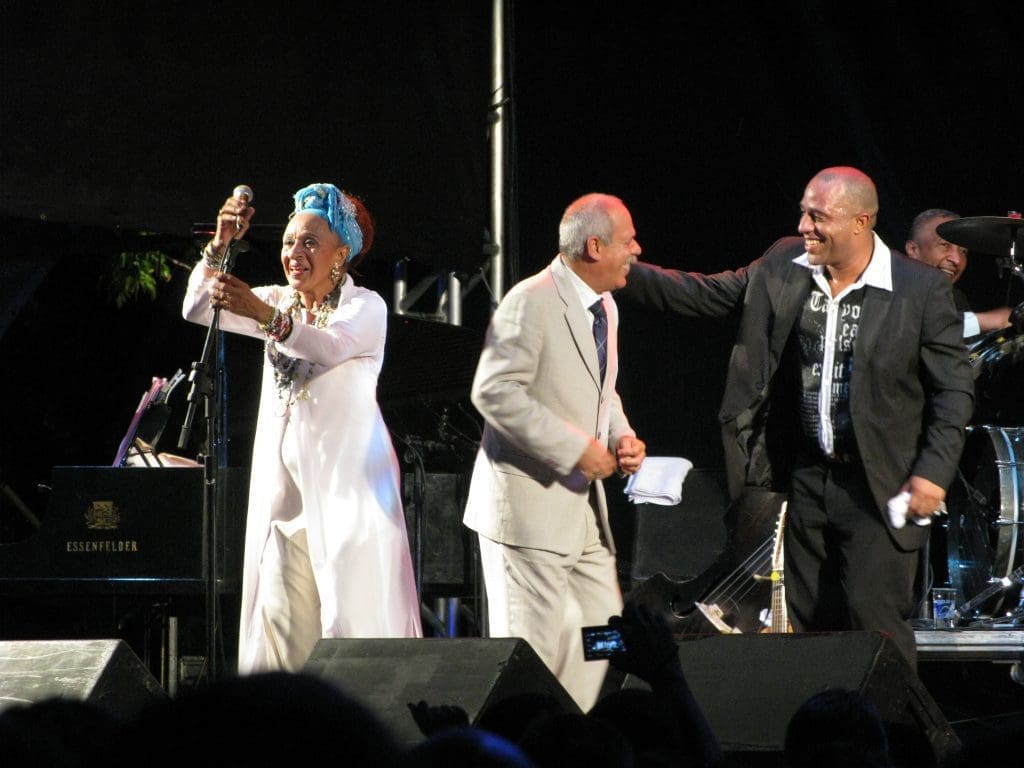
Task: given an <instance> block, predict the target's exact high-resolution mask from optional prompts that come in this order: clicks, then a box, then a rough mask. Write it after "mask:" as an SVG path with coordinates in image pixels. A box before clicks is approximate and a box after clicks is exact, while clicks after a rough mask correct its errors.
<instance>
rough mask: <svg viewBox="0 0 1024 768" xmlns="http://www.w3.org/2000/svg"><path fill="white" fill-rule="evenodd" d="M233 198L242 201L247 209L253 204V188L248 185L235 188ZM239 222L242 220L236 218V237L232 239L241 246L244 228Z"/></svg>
mask: <svg viewBox="0 0 1024 768" xmlns="http://www.w3.org/2000/svg"><path fill="white" fill-rule="evenodd" d="M231 196H232V197H233V198H235V199H236V200H239V201H241V203H242V205H243V207H245V208H248V207H249V203H251V202H252V199H253V197H254V195H253V193H252V187H250V186H249V185H247V184H239V185H238V186H237V187H235V188H234V189H233V190H231ZM239 220H240V217H239V216H236V217H235V222H236V223H235V236H234V237H232V238H231V239H232V241H234V242H236V243H239V244H241V240H242V228H241V227H240V226H239V225H238V221H239ZM239 250H241V249H239ZM244 250H246V251H247V250H249V249H248V247H246V248H245V249H244Z"/></svg>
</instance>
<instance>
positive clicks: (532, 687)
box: [303, 637, 580, 745]
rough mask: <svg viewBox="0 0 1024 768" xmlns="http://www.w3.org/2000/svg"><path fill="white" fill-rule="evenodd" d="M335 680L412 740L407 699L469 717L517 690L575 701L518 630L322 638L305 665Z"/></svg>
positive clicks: (569, 706)
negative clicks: (504, 634)
mask: <svg viewBox="0 0 1024 768" xmlns="http://www.w3.org/2000/svg"><path fill="white" fill-rule="evenodd" d="M303 671H304V672H307V673H310V674H313V675H317V676H319V677H322V678H325V679H327V680H330V681H332V682H334V683H335V684H337V685H338V686H339V687H340V688H341V690H342V691H344V692H345V693H347V694H348V695H349V696H351V697H353V698H354V699H356V700H357V701H359V702H361V703H362V704H363V705H364V706H366V707H368V708H369V709H370V710H371V711H372V712H374V713H375V714H376V715H377V717H378V718H380V719H381V720H382V721H383V722H384V724H385V725H386V726H387V727H389V728H390V729H391V731H392V732H393V733H394V734H395V736H396V737H397V738H398V740H399V741H400V742H402V743H403V744H406V745H412V744H415V743H417V742H419V741H421V740H422V739H423V738H424V737H423V734H422V733H421V732H420V730H419V726H417V725H416V722H415V721H414V720H413V718H412V713H411V712H410V711H409V707H408V705H409V704H416V703H417V702H420V701H426V702H427V703H428V704H430V705H434V706H440V705H452V706H458V707H461V708H462V709H463V710H465V712H466V714H467V715H469V721H470V723H473V724H476V723H477V722H478V721H479V720H480V718H481V717H482V716H483V715H484V714H485V713H486V712H487V711H489V710H490V709H491V708H493V707H494V706H495V705H496V704H498V703H499V702H502V701H504V700H505V699H508V698H510V697H514V696H519V695H521V694H539V695H546V696H551V697H553V698H554V699H555V702H556V704H557V706H558V707H559V708H561V709H562V710H564V711H565V712H574V713H578V712H579V711H580V710H579V707H577V706H576V703H575V702H574V701H573V700H572V697H570V696H569V694H568V693H567V692H566V690H565V689H564V688H563V687H562V685H561V683H559V682H558V680H557V679H556V678H555V676H554V675H553V674H552V673H551V671H550V670H548V668H547V667H546V666H545V665H544V662H543V661H541V660H540V657H539V656H538V655H537V653H536V651H534V650H533V648H532V647H530V644H529V643H527V642H526V641H525V640H523V639H521V638H514V637H510V638H488V639H483V638H429V637H427V638H383V639H324V640H320V641H319V642H317V644H316V646H315V647H314V648H313V652H312V653H311V654H310V657H309V659H308V660H307V662H306V665H305V667H304V668H303Z"/></svg>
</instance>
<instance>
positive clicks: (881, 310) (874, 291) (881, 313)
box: [853, 284, 895, 371]
mask: <svg viewBox="0 0 1024 768" xmlns="http://www.w3.org/2000/svg"><path fill="white" fill-rule="evenodd" d="M893 287H894V290H893V291H886V290H883V289H881V288H875V287H873V286H870V285H866V286H864V303H863V304H862V305H861V312H860V323H859V327H858V328H857V338H856V340H855V341H854V342H853V354H854V360H855V361H856V359H857V357H860V356H862V355H863V356H865V357H867V356H870V355H871V352H872V350H873V349H874V348H875V344H877V343H878V339H879V338H880V336H881V333H882V329H883V328H884V327H885V325H886V317H887V315H888V313H889V309H890V308H891V307H892V296H893V293H894V292H895V284H894V286H893ZM862 359H863V358H862ZM857 368H858V366H857V365H856V363H855V364H854V366H853V370H854V371H856V370H857Z"/></svg>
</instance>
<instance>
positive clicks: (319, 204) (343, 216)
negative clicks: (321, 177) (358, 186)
mask: <svg viewBox="0 0 1024 768" xmlns="http://www.w3.org/2000/svg"><path fill="white" fill-rule="evenodd" d="M297 213H313V214H316V215H317V216H319V217H320V218H321V219H323V220H324V221H326V222H327V224H328V226H329V227H330V228H331V232H334V233H335V234H337V235H338V237H340V238H341V242H343V243H344V244H345V245H347V246H348V257H347V258H346V259H345V261H351V260H352V259H354V258H355V257H356V255H357V254H358V253H359V252H360V251H361V250H363V232H362V230H361V229H359V222H357V221H356V206H355V204H354V203H353V202H352V201H351V200H350V199H349V197H348V196H347V195H346V194H345V193H344V192H342V191H341V190H340V189H338V188H337V187H336V186H334V185H333V184H323V183H318V184H310V185H309V186H308V187H303V188H302V189H300V190H299V191H298V192H296V193H295V210H294V211H292V216H294V215H295V214H297Z"/></svg>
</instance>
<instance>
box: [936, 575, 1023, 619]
mask: <svg viewBox="0 0 1024 768" xmlns="http://www.w3.org/2000/svg"><path fill="white" fill-rule="evenodd" d="M1022 580H1024V565H1022V566H1020V567H1019V568H1016V569H1015V570H1014V571H1013V573H1011V574H1010V575H1009V576H1005V577H1003V578H1001V579H992V583H991V584H989V586H988V587H987V588H985V589H983V590H982V591H981V592H979V593H978V594H977V595H975V596H974V597H972V598H971V599H970V600H968V601H967V602H965V603H964V604H963V605H961V606H959V607H958V608H956V609H954V611H953V613H954V614H955V615H956V617H957V619H958V620H964V619H966V620H970V619H971V618H978V617H977V616H976V614H977V612H978V610H979V609H980V608H981V606H982V605H983V604H984V603H985V602H986V601H987V600H989V598H992V597H995V596H996V595H998V594H999V593H1001V592H1006V590H1008V589H1009V588H1010V587H1012V586H1014V585H1019V584H1021V582H1022ZM1019 610H1020V609H1019V608H1018V611H1019Z"/></svg>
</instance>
